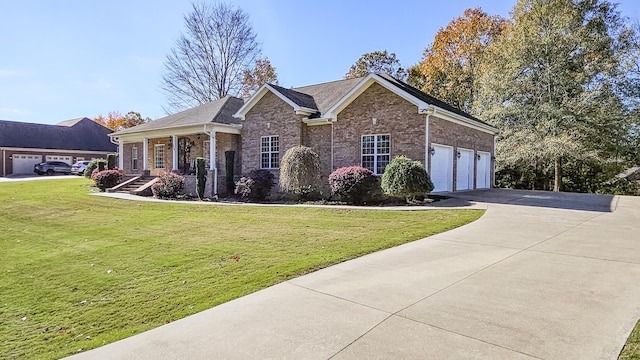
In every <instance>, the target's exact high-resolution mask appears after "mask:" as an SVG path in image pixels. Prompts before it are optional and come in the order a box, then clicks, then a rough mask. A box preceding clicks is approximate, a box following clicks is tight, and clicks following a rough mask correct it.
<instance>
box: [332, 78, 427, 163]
mask: <svg viewBox="0 0 640 360" xmlns="http://www.w3.org/2000/svg"><path fill="white" fill-rule="evenodd" d="M374 118H375V122H374ZM425 126H426V125H425V115H420V114H418V109H417V107H416V106H415V105H413V104H411V103H409V102H408V101H406V100H404V99H403V98H401V97H400V96H398V95H396V94H394V93H393V92H391V91H389V90H387V89H385V88H384V87H382V86H380V85H378V84H373V85H371V86H370V87H369V88H368V89H367V90H365V91H364V92H363V93H362V94H361V95H360V96H359V97H358V98H357V99H355V100H354V101H353V102H352V103H351V104H349V105H348V106H347V107H346V108H345V109H344V110H342V112H340V113H339V114H338V119H337V121H336V122H335V123H334V129H333V131H334V134H333V139H334V140H333V141H334V145H333V146H334V155H333V156H334V164H333V165H334V168H339V167H343V166H352V165H361V142H362V136H363V135H384V134H389V135H391V158H394V157H395V156H399V155H405V156H407V157H409V158H411V159H414V160H419V161H421V162H423V163H424V158H425V148H424V143H425Z"/></svg>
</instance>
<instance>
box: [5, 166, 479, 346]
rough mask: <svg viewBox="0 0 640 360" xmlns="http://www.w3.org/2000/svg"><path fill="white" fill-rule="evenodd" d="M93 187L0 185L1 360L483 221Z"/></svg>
mask: <svg viewBox="0 0 640 360" xmlns="http://www.w3.org/2000/svg"><path fill="white" fill-rule="evenodd" d="M90 184H91V181H90V180H87V179H84V178H79V179H69V180H67V179H65V180H61V179H60V180H42V181H28V182H7V183H1V184H0V199H2V201H0V304H1V305H2V306H1V307H0V339H2V340H1V341H0V358H1V359H14V358H29V359H31V358H45V359H50V358H58V357H62V356H65V355H69V354H73V353H75V352H77V351H79V350H80V349H83V350H87V349H90V348H95V347H98V346H100V345H103V344H106V343H110V342H113V341H116V340H119V339H122V338H125V337H128V336H131V335H133V334H137V333H140V332H142V331H145V330H148V329H151V328H154V327H157V326H160V325H162V324H165V323H168V322H171V321H174V320H177V319H180V318H182V317H185V316H187V315H190V314H193V313H196V312H199V311H202V310H205V309H207V308H210V307H212V306H215V305H218V304H220V303H223V302H226V301H229V300H232V299H235V298H237V297H240V296H243V295H246V294H249V293H252V292H254V291H257V290H259V289H262V288H265V287H268V286H270V285H273V284H276V283H278V282H281V281H284V280H286V279H290V278H293V277H296V276H299V275H300V274H304V273H308V272H311V271H314V270H316V269H320V268H322V267H326V266H328V265H331V264H336V263H339V262H341V261H345V260H347V259H352V258H355V257H358V256H361V255H363V254H367V253H370V252H373V251H377V250H380V249H384V248H389V247H392V246H396V245H399V244H402V243H406V242H409V241H413V240H416V239H419V238H422V237H425V236H429V235H432V234H435V233H438V232H442V231H445V230H448V229H451V228H454V227H457V226H460V225H463V224H466V223H468V222H470V221H473V220H475V219H477V218H478V217H480V216H481V215H482V211H477V210H433V211H407V212H394V211H369V210H339V209H316V208H301V207H286V208H276V207H251V206H211V205H205V204H198V203H193V204H188V205H185V204H176V203H148V202H142V201H140V202H137V201H126V200H117V199H111V198H104V197H97V196H91V195H89V192H90V191H91V188H90Z"/></svg>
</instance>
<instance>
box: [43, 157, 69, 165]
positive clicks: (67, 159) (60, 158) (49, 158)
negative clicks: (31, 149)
mask: <svg viewBox="0 0 640 360" xmlns="http://www.w3.org/2000/svg"><path fill="white" fill-rule="evenodd" d="M47 161H63V162H66V163H67V164H69V165H73V156H60V155H47Z"/></svg>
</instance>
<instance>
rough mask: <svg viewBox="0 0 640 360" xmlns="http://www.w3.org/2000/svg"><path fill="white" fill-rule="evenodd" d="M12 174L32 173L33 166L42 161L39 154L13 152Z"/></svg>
mask: <svg viewBox="0 0 640 360" xmlns="http://www.w3.org/2000/svg"><path fill="white" fill-rule="evenodd" d="M12 157H13V173H14V174H33V167H34V166H35V165H37V164H40V163H41V162H42V156H41V155H26V154H13V156H12Z"/></svg>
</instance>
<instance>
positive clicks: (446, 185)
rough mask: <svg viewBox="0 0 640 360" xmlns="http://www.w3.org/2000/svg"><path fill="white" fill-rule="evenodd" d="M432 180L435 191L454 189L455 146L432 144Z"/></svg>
mask: <svg viewBox="0 0 640 360" xmlns="http://www.w3.org/2000/svg"><path fill="white" fill-rule="evenodd" d="M431 149H432V151H431V181H432V182H433V191H434V192H439V191H452V190H453V147H451V146H445V145H432V146H431Z"/></svg>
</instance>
